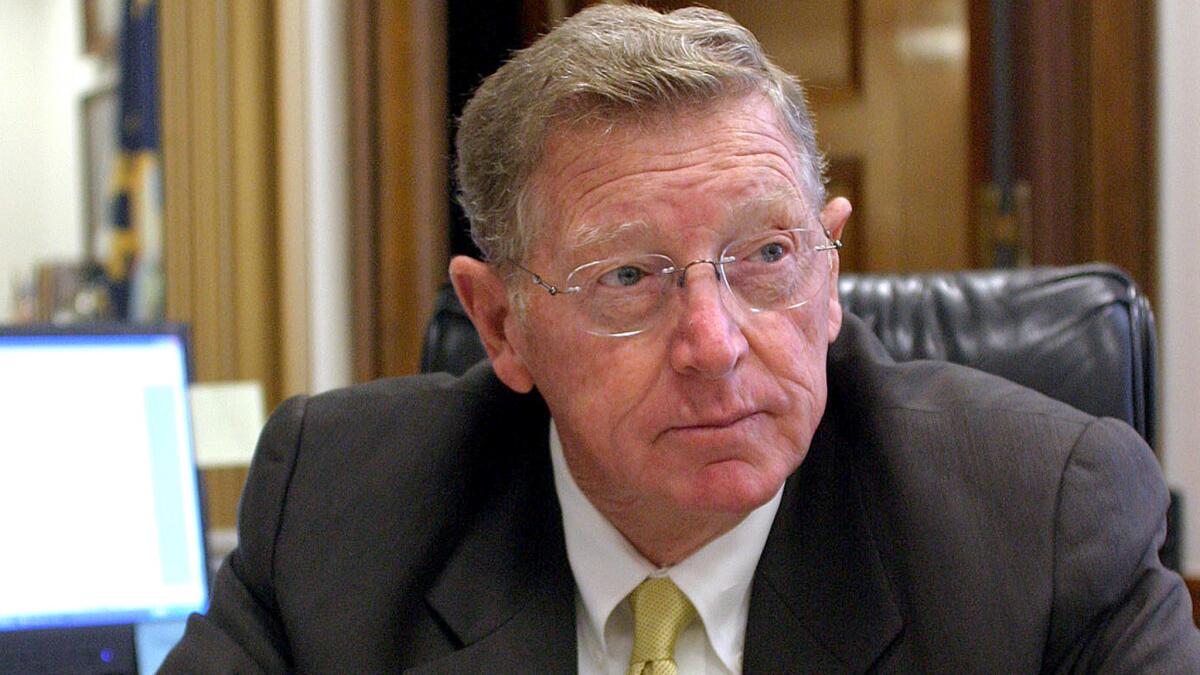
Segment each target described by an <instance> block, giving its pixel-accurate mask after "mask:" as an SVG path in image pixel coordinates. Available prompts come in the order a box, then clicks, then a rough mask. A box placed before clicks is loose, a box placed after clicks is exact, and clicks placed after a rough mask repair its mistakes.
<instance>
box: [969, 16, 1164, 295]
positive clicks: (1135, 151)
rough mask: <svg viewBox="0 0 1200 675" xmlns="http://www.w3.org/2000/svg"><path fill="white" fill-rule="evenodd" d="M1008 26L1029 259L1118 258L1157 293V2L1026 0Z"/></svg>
mask: <svg viewBox="0 0 1200 675" xmlns="http://www.w3.org/2000/svg"><path fill="white" fill-rule="evenodd" d="M980 1H981V0H980ZM977 4H979V2H977ZM1013 32H1014V36H1015V37H1014V73H1015V80H1016V99H1017V100H1016V104H1017V114H1016V127H1015V133H1016V142H1015V147H1014V148H1013V149H1014V152H1015V159H1016V162H1017V171H1018V174H1019V177H1021V178H1024V179H1026V180H1028V182H1029V184H1030V186H1031V191H1032V195H1031V196H1032V222H1033V228H1032V230H1033V231H1032V249H1033V250H1032V251H1031V252H1030V253H1031V256H1030V257H1031V259H1032V261H1033V262H1034V264H1040V265H1070V264H1076V263H1081V262H1088V261H1093V260H1101V261H1105V262H1110V263H1114V264H1116V265H1118V266H1120V267H1121V268H1123V269H1125V270H1126V271H1128V272H1129V273H1130V274H1131V276H1132V277H1133V278H1134V280H1135V281H1137V283H1138V285H1139V286H1141V287H1142V289H1143V290H1144V291H1146V292H1147V293H1148V294H1149V295H1150V296H1151V298H1152V299H1153V297H1154V294H1155V286H1156V283H1155V274H1156V262H1155V250H1156V246H1157V244H1156V241H1157V236H1156V229H1157V228H1156V225H1155V218H1156V213H1155V207H1154V205H1155V191H1154V186H1155V180H1156V178H1155V162H1154V157H1155V147H1154V114H1155V113H1154V100H1155V95H1154V91H1155V84H1154V83H1155V75H1154V4H1153V3H1144V2H1138V1H1137V0H1113V1H1112V2H1103V3H1073V2H1068V1H1067V0H1058V1H1056V2H1034V1H1033V0H1021V1H1019V2H1016V3H1014V25H1013ZM980 86H986V82H984V83H981V85H980Z"/></svg>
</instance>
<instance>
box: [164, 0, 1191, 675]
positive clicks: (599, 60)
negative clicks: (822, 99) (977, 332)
mask: <svg viewBox="0 0 1200 675" xmlns="http://www.w3.org/2000/svg"><path fill="white" fill-rule="evenodd" d="M458 151H459V167H458V177H459V183H460V185H461V188H462V201H463V204H464V206H465V207H466V210H467V212H468V214H469V215H470V218H471V223H472V231H473V234H474V236H475V239H476V241H477V242H478V243H479V246H480V248H481V250H482V251H483V252H484V254H485V255H486V258H487V260H486V262H483V261H479V260H473V259H468V258H463V257H460V258H456V259H455V260H454V261H452V263H451V265H450V275H451V278H452V280H453V282H454V286H455V289H456V290H457V292H458V295H459V297H460V299H461V300H462V303H463V305H464V307H465V308H466V309H467V311H468V312H469V314H470V316H471V318H472V320H473V322H474V323H475V325H476V327H477V328H478V330H479V333H480V335H481V336H482V338H483V342H484V345H485V347H486V349H487V352H488V355H489V357H490V358H489V362H488V363H484V364H481V365H479V366H477V367H476V368H474V369H473V370H472V371H471V372H469V373H468V374H467V375H466V376H464V377H463V378H461V379H452V378H450V377H447V376H444V375H443V376H435V377H424V378H408V379H401V380H392V381H385V382H378V383H374V384H370V385H365V386H361V387H355V388H351V389H347V390H343V391H337V392H333V393H330V394H325V395H322V396H319V397H316V398H312V399H304V398H298V399H293V400H291V401H289V402H287V403H285V404H284V405H283V406H282V407H281V408H280V409H279V411H277V412H276V413H275V415H274V416H273V418H272V420H271V421H270V423H269V424H268V425H267V428H266V430H265V431H264V432H263V437H262V440H261V442H260V446H259V449H258V452H257V455H256V457H255V459H254V465H253V467H252V470H251V475H250V478H249V482H248V484H247V487H246V492H245V496H244V498H243V502H242V506H241V508H242V511H241V522H240V534H241V541H240V544H239V547H238V549H237V550H236V551H235V552H234V553H233V554H232V555H231V557H230V559H229V560H228V562H227V563H226V564H225V566H224V567H223V568H222V570H221V572H220V573H219V574H218V576H217V579H216V583H215V587H214V595H213V598H212V603H211V608H210V610H209V612H208V614H207V615H206V616H197V617H193V618H192V620H191V621H190V623H189V625H188V630H187V634H186V636H185V637H184V639H183V641H182V642H181V643H180V645H179V646H178V647H177V648H176V650H175V651H174V652H173V654H172V656H171V658H170V659H169V660H168V663H167V664H166V667H165V669H166V670H167V671H176V670H178V671H193V670H214V671H234V672H248V671H253V670H260V669H261V670H265V671H271V672H276V671H292V670H295V671H311V672H364V671H396V670H405V672H413V673H435V672H437V673H442V672H444V673H464V672H488V673H490V672H529V673H549V672H571V671H576V670H577V671H578V672H581V673H626V672H630V673H675V672H680V673H739V672H921V673H925V672H954V673H962V672H1005V673H1008V672H1041V671H1053V672H1067V671H1070V672H1077V671H1087V672H1090V671H1105V672H1109V671H1112V672H1155V673H1161V672H1198V671H1200V636H1198V634H1197V632H1196V630H1195V628H1193V627H1192V626H1191V611H1190V604H1189V601H1188V598H1187V595H1186V592H1185V590H1184V587H1183V584H1182V582H1181V580H1180V579H1179V578H1178V577H1177V576H1175V575H1174V574H1172V573H1170V572H1168V571H1166V570H1165V569H1163V567H1162V566H1161V565H1160V563H1159V561H1158V556H1157V547H1158V544H1159V542H1160V541H1161V537H1162V534H1163V528H1164V509H1165V504H1166V496H1165V490H1164V488H1163V486H1162V484H1161V479H1160V477H1159V475H1158V473H1157V468H1156V465H1155V462H1154V458H1153V456H1152V455H1151V454H1150V452H1149V451H1148V449H1147V448H1146V447H1145V445H1144V444H1143V443H1142V442H1141V441H1140V440H1139V439H1138V438H1137V437H1136V435H1135V434H1134V433H1133V432H1132V431H1131V430H1130V429H1128V428H1127V427H1125V426H1123V425H1121V424H1120V423H1117V422H1114V421H1112V420H1097V419H1094V418H1091V417H1089V416H1087V415H1084V414H1083V413H1080V412H1078V411H1075V410H1073V409H1070V408H1068V407H1066V406H1064V405H1061V404H1058V403H1056V402H1053V401H1051V400H1048V399H1046V398H1044V397H1041V396H1039V395H1037V394H1035V393H1033V392H1030V391H1028V390H1024V389H1021V388H1019V387H1017V386H1015V385H1012V384H1010V383H1007V382H1004V381H1001V380H997V379H995V378H992V377H990V376H987V375H984V374H981V373H978V372H973V371H969V370H966V369H962V368H958V367H954V366H951V365H947V364H932V363H914V364H905V365H898V364H895V363H893V362H891V361H890V360H889V359H888V358H887V357H886V355H885V353H884V352H883V350H882V348H881V347H880V346H879V344H878V343H877V342H876V341H875V340H874V338H873V337H872V336H871V334H870V333H869V331H867V330H866V329H864V327H863V326H862V325H861V324H860V323H859V322H857V321H856V320H855V319H853V318H852V317H849V316H843V314H842V311H841V308H840V306H839V304H838V298H837V294H836V288H837V286H836V280H837V274H838V258H837V252H836V249H837V248H838V246H840V244H839V243H838V237H839V236H840V234H841V232H842V228H843V226H844V225H845V223H846V219H847V217H848V215H849V213H850V206H849V204H848V203H847V202H846V201H845V200H843V199H834V200H832V201H831V202H829V203H828V204H826V203H825V197H824V192H823V186H822V185H823V181H822V160H821V155H820V153H819V152H818V151H817V148H816V144H815V141H814V135H813V128H812V124H811V121H810V119H809V116H808V113H807V110H806V106H805V103H804V98H803V93H802V91H801V89H800V87H799V86H798V85H797V84H796V83H795V81H794V80H793V79H791V78H790V77H788V76H787V75H785V74H784V73H783V72H781V71H780V70H779V69H778V68H776V67H775V66H774V65H772V64H771V63H770V61H768V60H767V58H766V57H765V56H764V55H763V53H762V52H761V50H760V48H759V46H758V44H757V42H756V41H755V40H754V38H753V36H751V35H750V34H749V33H748V32H747V31H746V30H745V29H743V28H742V27H741V26H739V25H737V24H736V23H734V22H733V21H732V20H731V19H729V18H728V17H727V16H725V15H723V14H720V13H718V12H714V11H709V10H701V9H690V10H681V11H678V12H674V13H671V14H667V15H661V14H658V13H656V12H653V11H651V10H648V9H643V8H638V7H631V6H601V7H596V8H593V9H589V10H586V11H584V12H581V13H580V14H578V15H576V16H575V17H573V18H571V19H570V20H568V21H567V22H565V23H564V24H563V25H561V26H560V27H558V28H557V29H556V30H555V31H554V32H552V33H551V34H549V35H547V36H546V37H545V38H543V39H542V40H540V41H539V42H538V43H537V44H535V45H533V46H532V47H530V48H529V49H527V50H524V51H522V52H519V53H518V54H516V55H515V57H514V58H513V60H512V61H511V62H510V63H508V64H507V65H505V66H504V67H503V68H501V69H500V70H499V71H498V72H497V73H496V74H495V75H493V76H491V77H490V78H488V79H487V80H486V81H485V82H484V83H483V84H482V86H481V87H480V88H479V90H478V92H477V93H476V95H475V97H474V98H473V99H472V101H471V103H470V104H469V105H468V107H467V109H466V112H465V113H464V115H463V119H462V124H461V129H460V132H459V135H458Z"/></svg>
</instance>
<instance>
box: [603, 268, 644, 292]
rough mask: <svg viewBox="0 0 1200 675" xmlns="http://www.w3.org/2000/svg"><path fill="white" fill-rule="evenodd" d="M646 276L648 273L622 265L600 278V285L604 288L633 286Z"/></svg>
mask: <svg viewBox="0 0 1200 675" xmlns="http://www.w3.org/2000/svg"><path fill="white" fill-rule="evenodd" d="M645 276H646V271H645V270H642V269H639V268H637V267H634V266H632V265H622V266H620V267H617V268H614V269H612V270H609V271H608V272H605V273H604V275H602V276H601V277H600V284H601V285H603V286H616V287H622V286H633V285H635V284H637V282H639V281H641V280H642V278H644V277H645Z"/></svg>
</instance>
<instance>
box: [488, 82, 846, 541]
mask: <svg viewBox="0 0 1200 675" xmlns="http://www.w3.org/2000/svg"><path fill="white" fill-rule="evenodd" d="M653 128H654V131H652V132H646V131H639V130H637V129H633V128H624V127H617V128H610V129H605V130H597V131H583V132H579V131H576V132H564V133H562V134H559V135H557V136H555V137H552V139H551V142H550V143H549V145H548V147H547V152H546V155H545V158H544V160H543V162H542V164H541V166H540V169H539V172H538V174H537V175H536V176H535V179H534V180H535V185H536V189H537V191H538V194H539V195H541V196H542V204H543V213H544V216H545V221H546V223H547V228H548V229H547V231H546V234H545V235H544V236H542V237H541V238H540V239H539V240H538V242H537V243H536V244H535V247H534V251H533V252H532V254H531V256H530V258H529V260H528V261H527V266H528V267H529V269H531V270H534V271H536V272H538V273H539V274H542V275H544V276H545V277H546V278H548V279H550V280H551V281H552V282H554V283H559V284H561V283H562V281H563V279H564V278H565V277H566V275H567V274H569V273H570V272H571V270H572V269H574V268H575V267H576V266H578V265H580V264H582V263H584V262H588V261H590V260H595V259H597V258H601V257H605V256H606V255H609V254H611V253H613V252H614V251H615V250H616V249H619V250H620V251H622V252H628V251H629V250H632V249H636V250H637V252H648V253H661V254H664V255H667V256H670V257H671V258H672V259H673V260H675V261H676V262H677V263H680V264H685V263H686V262H688V261H692V260H697V259H702V258H703V259H711V258H715V257H716V256H717V255H718V254H719V253H720V252H721V250H722V248H723V247H724V246H725V245H726V244H728V243H729V242H730V241H731V240H733V239H736V238H737V237H739V236H744V235H746V234H752V233H755V232H757V231H761V230H763V229H767V228H786V227H819V225H818V223H816V222H814V220H815V219H814V218H813V217H812V215H811V214H812V209H811V208H805V207H803V206H802V205H799V203H798V204H793V205H792V206H794V207H795V208H791V209H787V208H785V209H783V211H786V212H788V213H790V214H791V217H793V218H795V219H798V220H799V221H800V222H795V220H793V221H792V222H780V221H779V216H778V213H777V212H778V211H779V209H775V210H774V211H773V212H776V216H774V218H775V220H774V221H772V220H771V218H770V217H767V216H766V215H764V214H765V211H764V210H763V209H761V208H757V206H756V205H761V203H762V202H763V201H764V200H771V199H776V200H778V198H779V196H780V195H792V198H793V200H802V199H803V197H801V195H804V191H803V189H802V183H801V180H800V175H801V174H800V163H799V161H798V159H797V157H796V156H795V151H794V150H793V148H792V145H791V143H790V141H789V140H788V137H787V136H786V134H785V133H784V132H783V131H782V130H781V129H780V127H779V125H778V124H777V122H776V120H775V115H774V113H773V111H772V110H771V108H770V107H769V105H768V104H767V102H766V101H765V100H763V99H761V98H758V97H753V98H748V99H743V100H738V101H734V102H731V103H729V104H727V105H725V106H722V107H720V108H718V109H717V111H716V112H715V113H713V114H711V115H707V116H704V117H698V118H694V119H693V118H683V119H676V120H673V121H671V122H670V123H668V124H660V125H656V126H654V127H653ZM747 221H749V222H747ZM629 223H636V225H633V226H630V225H628V224H629ZM614 233H615V234H614ZM588 242H590V243H588ZM581 244H582V245H581ZM836 274H837V271H836V258H835V259H834V262H833V264H831V265H829V271H828V274H826V275H825V277H826V285H822V286H821V290H819V291H818V293H817V295H816V297H814V298H813V299H812V300H811V301H810V302H809V303H807V304H806V305H804V306H801V307H799V308H796V309H791V310H785V311H776V312H763V313H752V312H749V311H747V310H745V309H744V308H742V307H740V306H738V305H737V301H736V300H735V299H734V298H732V297H731V296H730V295H729V293H728V291H727V290H726V289H725V288H724V287H723V286H722V285H721V284H720V282H719V281H718V279H717V277H716V275H715V274H714V273H713V267H712V266H711V265H697V266H694V267H693V268H692V269H691V270H689V271H688V272H687V277H686V284H685V285H684V287H683V288H677V287H674V286H672V287H671V289H670V290H669V292H668V293H669V294H670V297H669V299H668V301H667V302H666V304H665V306H664V308H663V310H662V313H663V315H662V317H661V319H660V320H659V321H657V323H655V324H654V325H653V326H652V327H651V328H650V329H648V330H647V331H645V332H643V333H641V334H638V335H635V336H632V337H621V338H614V337H606V336H598V335H593V334H589V333H588V332H585V331H584V330H582V329H581V323H583V317H582V309H581V307H579V305H578V304H577V302H576V300H575V299H574V298H573V297H572V296H570V295H562V296H558V297H551V296H550V295H548V294H545V293H542V292H540V291H539V290H537V289H536V288H534V287H532V285H531V286H530V291H529V303H528V314H527V316H526V317H525V320H524V321H522V320H520V319H519V318H518V317H516V316H515V315H513V316H510V317H509V319H508V320H507V321H506V322H505V326H506V333H507V338H506V339H508V340H509V341H510V342H511V343H512V349H513V353H514V356H515V360H516V361H518V362H519V363H520V364H521V367H523V368H524V369H525V370H526V371H527V372H528V375H529V377H530V378H532V382H533V383H534V385H535V386H536V387H537V389H538V391H539V392H540V393H541V394H542V396H543V397H544V398H545V400H546V402H547V404H548V405H549V407H550V411H551V414H552V415H553V417H554V420H555V423H556V425H557V427H558V431H559V435H560V437H561V439H562V443H563V450H564V454H565V457H566V460H567V464H568V466H569V467H570V469H571V472H572V475H573V476H574V477H575V479H576V481H577V482H578V484H579V485H580V487H581V488H582V489H583V491H584V493H585V494H587V496H588V497H589V499H591V501H592V502H593V503H594V504H595V505H596V506H597V507H598V508H599V509H600V510H601V511H602V512H604V513H606V514H607V515H609V516H610V517H612V516H613V515H614V514H620V513H632V512H642V513H660V514H670V513H675V514H679V513H686V514H692V515H694V514H705V513H724V514H744V513H747V512H749V511H750V510H752V509H754V508H756V507H757V506H759V505H761V504H763V503H765V502H766V501H767V500H769V499H770V498H771V497H772V496H773V495H774V494H775V492H776V491H777V490H778V489H779V488H780V486H781V485H782V483H783V481H784V479H786V478H787V476H788V475H790V474H791V473H792V472H793V471H794V470H795V469H796V467H797V466H799V464H800V462H801V461H802V460H803V458H804V455H805V452H806V451H807V448H808V445H809V442H810V440H811V438H812V435H813V431H814V429H815V428H816V426H817V423H818V421H819V420H820V418H821V415H822V412H823V411H824V407H825V399H826V383H825V353H826V348H827V346H828V343H829V342H830V341H831V340H832V339H833V338H834V337H835V336H836V334H837V332H838V329H839V327H840V324H841V309H840V307H839V306H838V302H837V297H836V292H835V289H836ZM521 283H524V282H521ZM498 370H499V369H498Z"/></svg>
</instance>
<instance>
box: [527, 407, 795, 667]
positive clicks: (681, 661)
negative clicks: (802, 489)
mask: <svg viewBox="0 0 1200 675" xmlns="http://www.w3.org/2000/svg"><path fill="white" fill-rule="evenodd" d="M550 454H551V457H552V459H553V462H554V487H555V490H556V491H557V492H558V502H559V504H560V505H561V507H562V514H563V532H564V533H565V535H566V543H567V558H568V559H569V560H570V563H571V572H572V573H573V574H574V575H575V586H576V592H575V631H576V637H577V639H578V645H579V673H580V675H624V673H625V671H626V669H627V668H628V667H629V655H630V653H631V652H632V651H633V613H632V612H631V611H630V609H629V601H628V599H627V598H626V596H628V595H629V593H630V592H631V591H632V590H633V589H634V587H636V586H637V585H638V584H640V583H641V582H642V580H644V579H645V578H646V577H649V576H668V577H670V578H671V580H672V581H674V582H675V585H676V586H678V587H679V589H680V590H682V591H683V593H684V594H685V595H686V596H687V597H688V599H689V600H691V602H692V604H693V605H694V606H695V607H696V612H697V613H698V614H699V615H700V620H699V621H695V622H693V623H692V624H691V625H690V626H688V627H687V628H686V629H685V630H684V631H683V633H682V634H681V635H680V636H679V641H678V642H677V643H676V645H675V662H676V663H677V664H678V665H679V672H680V673H681V674H687V675H718V674H720V675H737V674H738V673H741V672H742V648H743V645H744V643H745V640H746V617H747V616H748V615H749V611H750V583H751V581H752V580H753V577H754V568H755V567H756V566H757V565H758V559H759V556H761V555H762V549H763V546H764V545H765V544H766V542H767V534H768V533H770V531H771V523H772V522H773V521H774V520H775V512H776V511H777V510H778V509H779V499H780V495H781V494H782V492H783V490H782V489H780V491H779V492H778V493H776V494H775V496H774V497H773V498H772V499H771V501H769V502H767V503H766V504H764V505H762V506H760V507H759V508H757V509H755V510H754V511H752V512H751V513H750V515H748V516H746V518H745V519H744V520H743V521H742V522H741V523H740V524H739V525H738V526H737V527H735V528H733V529H732V530H730V531H729V532H726V533H725V534H723V535H721V536H720V537H718V538H716V539H714V540H713V541H711V542H709V543H708V544H705V545H704V546H703V547H702V548H700V549H699V550H697V551H696V552H695V553H693V554H692V555H690V556H688V557H687V558H686V559H684V560H683V561H681V562H679V563H678V564H676V565H673V566H671V567H667V568H659V567H655V566H654V564H653V563H651V562H650V561H648V560H646V559H645V558H644V557H643V556H642V555H641V554H640V553H638V552H637V550H636V549H635V548H634V547H633V545H632V544H630V543H629V542H628V541H627V540H626V539H625V537H624V536H623V535H622V534H621V533H620V532H618V531H617V529H616V528H615V527H613V525H612V524H611V523H609V522H608V520H607V519H606V518H605V517H604V516H603V515H602V514H601V513H600V512H599V511H598V510H596V507H595V506H593V505H592V503H591V502H590V501H589V500H588V499H587V497H586V496H584V494H583V492H582V491H581V490H580V489H579V486H578V485H577V484H576V483H575V479H574V477H573V476H572V475H571V472H570V471H569V470H568V469H567V463H566V460H565V459H564V457H563V450H562V442H561V441H560V440H559V438H558V430H557V429H556V428H555V426H554V422H553V421H551V422H550Z"/></svg>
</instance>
